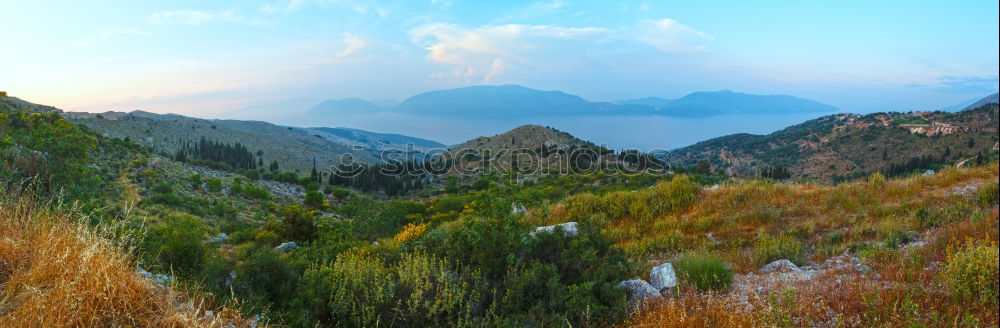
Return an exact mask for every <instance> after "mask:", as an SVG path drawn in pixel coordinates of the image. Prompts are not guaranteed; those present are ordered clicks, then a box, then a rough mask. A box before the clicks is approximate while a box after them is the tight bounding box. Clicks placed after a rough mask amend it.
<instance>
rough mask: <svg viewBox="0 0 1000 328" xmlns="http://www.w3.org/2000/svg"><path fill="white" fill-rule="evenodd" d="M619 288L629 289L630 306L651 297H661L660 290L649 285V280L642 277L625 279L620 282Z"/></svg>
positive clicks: (634, 305)
mask: <svg viewBox="0 0 1000 328" xmlns="http://www.w3.org/2000/svg"><path fill="white" fill-rule="evenodd" d="M618 288H625V289H626V290H628V304H629V306H630V307H633V308H634V307H636V306H638V305H639V304H641V303H642V302H644V301H646V300H647V299H649V298H660V297H663V296H661V295H660V292H659V291H657V290H656V288H653V286H651V285H649V283H648V282H646V281H645V280H642V279H632V280H625V281H622V282H620V283H618Z"/></svg>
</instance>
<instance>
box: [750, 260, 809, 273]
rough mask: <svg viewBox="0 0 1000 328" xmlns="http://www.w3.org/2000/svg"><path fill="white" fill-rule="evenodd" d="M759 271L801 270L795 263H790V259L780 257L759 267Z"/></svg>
mask: <svg viewBox="0 0 1000 328" xmlns="http://www.w3.org/2000/svg"><path fill="white" fill-rule="evenodd" d="M760 272H762V273H771V272H802V269H799V267H798V266H796V265H795V263H792V261H789V260H785V259H781V260H777V261H774V262H771V263H768V264H767V265H765V266H764V267H763V268H760Z"/></svg>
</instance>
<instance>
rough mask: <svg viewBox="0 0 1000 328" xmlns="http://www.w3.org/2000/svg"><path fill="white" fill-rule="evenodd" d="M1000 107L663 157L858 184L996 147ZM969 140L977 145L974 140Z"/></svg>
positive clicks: (866, 120) (796, 133)
mask: <svg viewBox="0 0 1000 328" xmlns="http://www.w3.org/2000/svg"><path fill="white" fill-rule="evenodd" d="M997 125H998V106H997V105H995V104H994V105H989V106H984V107H977V108H976V109H971V110H966V111H961V112H958V113H947V112H934V113H925V112H913V113H874V114H868V115H857V114H835V115H828V116H824V117H821V118H818V119H814V120H810V121H806V122H805V123H802V124H798V125H793V126H790V127H788V128H785V129H783V130H780V131H777V132H774V133H772V134H768V135H753V134H746V133H741V134H733V135H728V136H724V137H719V138H714V139H709V140H705V141H702V142H699V143H696V144H694V145H691V146H688V147H684V148H681V149H678V150H675V151H672V152H669V153H667V154H666V157H665V159H666V160H667V162H668V163H670V164H671V165H681V166H690V165H694V164H695V163H697V162H698V161H700V160H703V159H706V160H708V161H709V162H711V164H712V167H713V168H716V169H719V168H721V169H724V170H726V171H727V173H729V174H736V175H756V174H757V172H759V171H760V170H762V169H764V168H766V167H768V166H783V167H785V168H787V169H788V170H789V171H790V172H791V173H792V175H793V176H798V177H803V176H808V177H813V178H816V179H820V180H823V181H837V180H840V179H849V178H857V177H860V176H864V175H866V174H868V173H871V172H874V171H878V170H883V169H886V168H887V167H890V166H891V165H893V164H902V163H905V162H907V161H910V160H911V159H914V158H917V157H920V156H931V157H933V158H934V160H939V159H941V158H945V159H947V160H956V159H961V158H968V157H970V156H973V155H975V154H976V153H977V152H979V151H982V150H988V149H991V148H993V147H995V145H996V144H997V141H998V140H997V139H998V134H997V131H998V130H997ZM970 140H972V141H971V142H970Z"/></svg>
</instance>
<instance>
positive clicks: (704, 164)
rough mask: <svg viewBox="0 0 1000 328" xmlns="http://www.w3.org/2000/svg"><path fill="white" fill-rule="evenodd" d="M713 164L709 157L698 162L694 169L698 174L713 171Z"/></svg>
mask: <svg viewBox="0 0 1000 328" xmlns="http://www.w3.org/2000/svg"><path fill="white" fill-rule="evenodd" d="M711 169H712V164H711V163H709V162H708V160H707V159H703V160H701V161H699V162H698V164H697V165H695V167H694V168H693V169H692V171H694V173H696V174H708V173H710V172H711Z"/></svg>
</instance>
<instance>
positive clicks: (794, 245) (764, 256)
mask: <svg viewBox="0 0 1000 328" xmlns="http://www.w3.org/2000/svg"><path fill="white" fill-rule="evenodd" d="M754 249H755V252H756V255H757V260H758V261H759V262H760V264H767V263H771V262H772V261H775V260H781V259H786V260H789V261H792V263H795V264H796V265H802V263H803V260H804V258H803V254H802V244H801V243H799V241H798V240H795V238H794V237H792V236H790V235H787V234H781V235H779V236H777V237H771V236H770V235H763V236H761V237H760V238H759V239H757V242H755V243H754Z"/></svg>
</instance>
